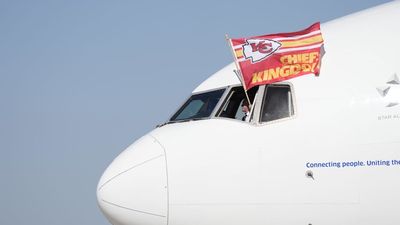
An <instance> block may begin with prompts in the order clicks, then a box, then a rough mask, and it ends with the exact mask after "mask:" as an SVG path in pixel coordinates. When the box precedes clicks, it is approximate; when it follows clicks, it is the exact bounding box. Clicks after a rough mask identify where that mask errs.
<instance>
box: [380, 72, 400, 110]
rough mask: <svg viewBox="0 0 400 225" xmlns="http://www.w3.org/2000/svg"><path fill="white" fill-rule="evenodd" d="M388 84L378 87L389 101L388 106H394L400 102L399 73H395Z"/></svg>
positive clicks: (383, 96)
mask: <svg viewBox="0 0 400 225" xmlns="http://www.w3.org/2000/svg"><path fill="white" fill-rule="evenodd" d="M386 84H387V85H386V86H383V87H377V88H376V90H377V91H378V93H379V95H380V96H381V97H382V98H385V100H387V101H388V104H387V105H386V107H393V106H396V105H398V104H400V102H399V101H400V99H399V96H400V80H399V77H398V76H397V74H393V75H392V76H391V77H390V78H389V80H388V81H387V82H386Z"/></svg>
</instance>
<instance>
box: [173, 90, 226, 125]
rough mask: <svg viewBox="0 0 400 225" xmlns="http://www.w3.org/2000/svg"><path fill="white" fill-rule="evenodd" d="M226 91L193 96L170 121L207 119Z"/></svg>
mask: <svg viewBox="0 0 400 225" xmlns="http://www.w3.org/2000/svg"><path fill="white" fill-rule="evenodd" d="M224 91H225V89H220V90H216V91H210V92H206V93H201V94H195V95H192V96H191V97H190V98H189V100H187V101H186V102H185V104H183V106H182V107H181V108H180V109H179V110H178V111H177V112H176V113H175V114H174V115H173V116H172V117H171V119H170V121H180V120H192V119H201V118H207V117H209V116H210V115H211V113H212V112H213V110H214V108H215V106H216V105H217V103H218V102H219V100H220V99H221V96H222V94H223V93H224Z"/></svg>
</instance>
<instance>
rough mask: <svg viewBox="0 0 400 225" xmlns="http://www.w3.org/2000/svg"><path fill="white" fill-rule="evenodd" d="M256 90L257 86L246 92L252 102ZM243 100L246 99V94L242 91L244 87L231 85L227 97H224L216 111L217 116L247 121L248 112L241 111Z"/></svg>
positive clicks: (245, 100)
mask: <svg viewBox="0 0 400 225" xmlns="http://www.w3.org/2000/svg"><path fill="white" fill-rule="evenodd" d="M257 91H258V86H256V87H253V88H252V89H250V90H249V91H248V92H247V94H248V96H249V98H250V101H251V102H252V103H253V100H254V97H255V95H256V93H257ZM244 102H246V103H247V102H248V101H247V97H246V94H245V93H244V89H243V87H242V86H240V87H233V88H232V89H231V90H230V92H229V95H228V97H227V98H226V100H225V102H224V104H223V105H222V107H221V109H220V110H219V112H218V113H217V117H225V118H231V119H236V120H242V121H248V120H249V119H250V118H247V117H248V116H249V115H248V114H249V112H245V111H243V105H244V104H245V103H244Z"/></svg>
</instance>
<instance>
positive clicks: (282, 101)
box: [260, 85, 294, 122]
mask: <svg viewBox="0 0 400 225" xmlns="http://www.w3.org/2000/svg"><path fill="white" fill-rule="evenodd" d="M293 115H294V109H293V101H292V93H291V91H290V86H289V85H269V86H267V87H266V91H265V95H264V99H263V104H262V107H261V117H260V120H261V122H270V121H274V120H279V119H283V118H287V117H291V116H293Z"/></svg>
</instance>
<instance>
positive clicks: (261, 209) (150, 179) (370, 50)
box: [97, 1, 400, 225]
mask: <svg viewBox="0 0 400 225" xmlns="http://www.w3.org/2000/svg"><path fill="white" fill-rule="evenodd" d="M321 30H322V34H323V37H324V40H325V41H324V42H325V51H326V53H325V55H324V57H323V59H322V67H321V73H320V76H319V77H313V76H303V77H299V78H295V79H293V80H289V81H288V82H282V84H288V85H290V86H291V87H292V88H293V89H292V91H293V93H292V94H293V102H294V116H291V117H290V118H286V119H282V120H277V121H273V122H267V123H262V122H259V120H258V119H257V115H255V119H254V120H253V121H251V122H244V121H239V120H234V119H228V118H220V117H215V116H211V117H210V118H208V119H203V120H198V121H186V122H180V123H172V124H167V125H165V126H162V127H160V128H157V129H155V130H153V131H151V132H150V133H149V134H147V135H145V136H144V137H143V138H141V139H140V140H138V141H137V142H135V143H134V144H132V145H131V146H130V147H129V148H128V149H126V150H125V151H124V152H123V153H122V154H121V155H120V156H118V157H117V158H116V159H115V160H114V162H113V163H112V164H111V165H110V166H109V168H108V169H107V170H106V171H105V173H104V175H103V177H102V178H101V180H100V182H99V187H98V192H97V194H98V201H99V206H100V208H101V210H102V211H103V213H104V214H105V215H106V217H107V218H108V219H109V220H110V222H111V223H113V224H114V225H128V224H142V225H150V224H151V225H153V224H154V225H155V224H160V225H167V224H168V225H188V224H192V225H194V224H195V225H220V224H229V225H243V224H249V225H268V224H280V225H292V224H304V225H308V224H319V225H320V224H324V225H337V224H347V225H376V224H380V225H397V224H398V223H399V221H400V214H399V213H398V211H399V209H400V191H399V190H400V179H398V178H399V175H400V104H398V103H400V84H398V82H396V78H397V79H398V78H399V77H400V57H399V54H400V43H399V40H400V2H398V1H396V2H392V3H388V4H385V5H382V6H379V7H375V8H372V9H370V10H366V11H363V12H360V13H357V14H353V15H350V16H347V17H344V18H341V19H338V20H334V21H332V22H329V23H325V24H323V25H322V26H321ZM397 81H398V80H397ZM238 85H239V81H238V80H237V78H236V76H235V74H234V73H233V65H229V66H227V67H226V68H224V69H223V70H221V71H219V72H218V73H216V74H214V75H213V76H212V77H210V78H209V79H208V80H206V81H205V82H204V83H203V84H201V85H200V86H199V87H198V88H196V89H195V91H194V94H196V93H203V92H207V91H210V90H215V89H218V88H224V87H231V86H238ZM387 88H389V89H387ZM261 90H262V89H261ZM261 90H260V91H261ZM262 98H263V96H262V94H257V96H256V100H257V101H258V102H262V101H263V99H262ZM397 104H398V105H397ZM260 105H261V104H258V106H257V105H255V107H254V109H253V110H254V112H255V113H257V112H259V109H258V110H257V107H261V106H260ZM397 162H398V163H397ZM307 174H308V176H307ZM310 174H312V176H310Z"/></svg>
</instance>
